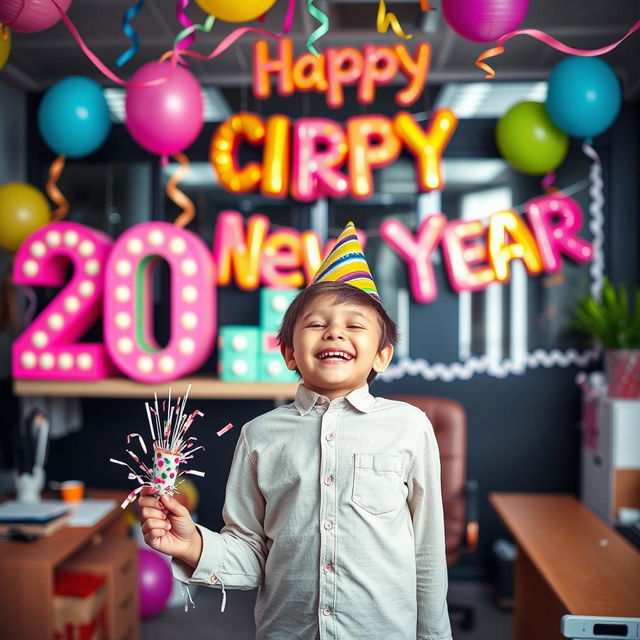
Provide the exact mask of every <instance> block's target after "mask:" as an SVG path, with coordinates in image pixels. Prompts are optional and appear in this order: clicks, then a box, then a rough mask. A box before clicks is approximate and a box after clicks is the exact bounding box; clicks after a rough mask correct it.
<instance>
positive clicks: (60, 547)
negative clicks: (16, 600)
mask: <svg viewBox="0 0 640 640" xmlns="http://www.w3.org/2000/svg"><path fill="white" fill-rule="evenodd" d="M87 497H88V498H101V499H104V498H112V499H114V500H115V501H116V502H115V504H114V506H113V509H112V510H111V511H110V512H109V513H108V514H107V515H106V516H104V518H102V520H100V521H99V522H97V523H96V524H94V525H93V526H92V527H64V528H62V529H60V530H59V531H57V532H56V533H54V534H53V535H52V536H50V537H47V538H40V539H39V540H36V541H34V542H28V543H27V542H13V541H10V540H8V541H5V542H0V564H4V565H11V564H12V563H24V562H28V563H38V562H46V563H49V564H51V565H56V564H58V563H60V562H62V561H63V560H64V559H65V558H67V557H69V556H71V555H72V554H74V553H75V552H76V551H78V550H79V549H80V548H81V547H83V546H84V545H85V544H86V543H87V542H89V540H91V538H92V536H93V535H95V534H96V533H99V532H100V531H102V530H104V529H105V528H107V527H109V526H110V525H111V524H113V523H114V522H116V521H117V520H118V518H122V514H123V512H122V509H121V508H120V503H121V502H122V500H124V498H125V497H126V492H124V491H108V490H100V489H90V490H89V491H88V492H87Z"/></svg>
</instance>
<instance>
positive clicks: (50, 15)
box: [0, 0, 71, 33]
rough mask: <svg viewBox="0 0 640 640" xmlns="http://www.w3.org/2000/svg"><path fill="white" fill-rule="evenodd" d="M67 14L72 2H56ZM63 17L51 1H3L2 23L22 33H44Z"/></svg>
mask: <svg viewBox="0 0 640 640" xmlns="http://www.w3.org/2000/svg"><path fill="white" fill-rule="evenodd" d="M56 4H57V5H58V7H60V9H61V10H62V11H63V12H64V13H66V12H67V9H69V5H70V4H71V0H56ZM61 17H62V16H61V15H60V11H58V9H57V7H56V5H55V4H53V2H51V0H2V1H1V2H0V23H2V24H4V25H5V26H7V27H10V28H11V29H13V31H20V32H22V33H34V32H36V31H44V30H45V29H48V28H49V27H51V26H53V25H54V24H55V23H56V22H58V20H60V18H61Z"/></svg>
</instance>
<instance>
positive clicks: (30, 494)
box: [16, 467, 44, 504]
mask: <svg viewBox="0 0 640 640" xmlns="http://www.w3.org/2000/svg"><path fill="white" fill-rule="evenodd" d="M43 489H44V469H43V468H42V467H34V468H33V472H32V473H21V474H20V475H18V476H16V502H22V503H25V504H27V503H28V504H33V503H34V502H40V501H41V500H42V498H41V495H40V494H41V493H42V490H43Z"/></svg>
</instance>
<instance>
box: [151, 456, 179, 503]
mask: <svg viewBox="0 0 640 640" xmlns="http://www.w3.org/2000/svg"><path fill="white" fill-rule="evenodd" d="M180 460H181V457H180V454H179V453H178V452H176V451H169V450H168V449H161V448H160V447H158V446H156V445H155V444H154V445H153V485H154V487H155V489H156V493H157V494H158V495H163V494H165V493H168V494H169V495H173V492H174V490H175V484H176V479H177V477H178V465H179V464H180Z"/></svg>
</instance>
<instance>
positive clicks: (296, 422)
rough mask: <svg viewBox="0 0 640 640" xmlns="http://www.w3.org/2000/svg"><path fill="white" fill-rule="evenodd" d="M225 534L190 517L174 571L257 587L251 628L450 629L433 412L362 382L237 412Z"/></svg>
mask: <svg viewBox="0 0 640 640" xmlns="http://www.w3.org/2000/svg"><path fill="white" fill-rule="evenodd" d="M223 517H224V521H225V523H226V524H225V526H224V528H223V529H222V531H221V533H215V532H213V531H210V530H208V529H206V528H205V527H199V528H200V531H201V533H202V538H203V550H202V555H201V557H200V562H199V564H198V566H197V567H196V568H195V570H194V571H193V573H191V571H190V570H186V567H184V565H181V564H180V563H178V562H174V574H175V575H176V577H178V578H179V579H180V580H182V581H183V582H187V583H190V584H197V585H207V586H213V587H218V588H219V587H224V588H226V589H253V588H256V587H257V588H258V597H257V601H256V609H255V618H256V638H257V640H356V639H358V638H366V639H367V640H416V639H417V640H451V628H450V625H449V616H448V612H447V603H446V594H447V566H446V558H445V538H444V521H443V512H442V496H441V492H440V460H439V456H438V447H437V443H436V439H435V436H434V433H433V428H432V426H431V423H430V422H429V420H428V419H427V417H426V416H425V414H424V413H423V412H422V411H420V410H419V409H417V408H415V407H413V406H411V405H408V404H405V403H403V402H396V401H392V400H386V399H384V398H375V397H373V396H372V395H371V394H370V393H369V389H368V386H367V385H364V386H363V387H361V388H359V389H356V390H355V391H352V392H351V393H349V394H348V395H347V396H346V397H345V398H337V399H335V400H333V401H331V402H330V401H329V399H328V398H326V397H324V396H321V395H318V394H317V393H314V392H312V391H310V390H309V389H307V388H306V387H305V386H304V385H303V384H301V385H300V386H299V387H298V391H297V394H296V398H295V401H294V402H292V403H291V404H287V405H283V406H280V407H278V408H277V409H274V410H273V411H270V412H269V413H266V414H264V415H262V416H259V417H258V418H256V419H255V420H252V421H251V422H249V423H247V424H246V425H245V426H244V427H243V429H242V431H241V433H240V436H239V438H238V444H237V447H236V451H235V454H234V458H233V463H232V465H231V471H230V473H229V479H228V482H227V490H226V499H225V505H224V510H223Z"/></svg>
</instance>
